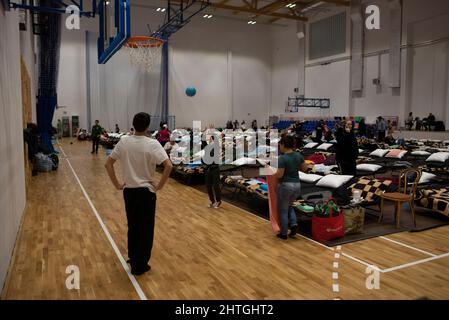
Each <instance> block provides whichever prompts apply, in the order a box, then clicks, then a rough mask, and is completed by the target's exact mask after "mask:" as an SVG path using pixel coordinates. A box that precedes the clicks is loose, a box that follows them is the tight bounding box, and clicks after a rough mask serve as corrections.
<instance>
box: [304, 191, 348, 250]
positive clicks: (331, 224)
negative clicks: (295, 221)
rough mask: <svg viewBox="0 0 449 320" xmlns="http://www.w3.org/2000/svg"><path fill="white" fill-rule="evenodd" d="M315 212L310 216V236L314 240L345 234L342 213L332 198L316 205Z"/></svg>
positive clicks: (333, 237) (326, 239)
mask: <svg viewBox="0 0 449 320" xmlns="http://www.w3.org/2000/svg"><path fill="white" fill-rule="evenodd" d="M316 208H317V209H316V214H315V216H314V217H313V218H312V238H313V239H314V240H316V241H329V240H333V239H337V238H341V237H343V236H344V235H345V229H344V218H345V217H344V214H343V213H342V212H341V211H340V209H339V208H338V206H337V205H336V203H335V200H334V199H329V201H328V202H326V203H325V204H319V205H317V206H316Z"/></svg>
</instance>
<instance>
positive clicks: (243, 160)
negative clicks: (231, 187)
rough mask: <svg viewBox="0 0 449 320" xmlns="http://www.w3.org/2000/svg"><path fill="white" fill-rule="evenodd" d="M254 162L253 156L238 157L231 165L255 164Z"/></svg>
mask: <svg viewBox="0 0 449 320" xmlns="http://www.w3.org/2000/svg"><path fill="white" fill-rule="evenodd" d="M255 163H256V159H254V158H244V157H243V158H240V159H237V160H235V161H234V162H232V164H233V165H236V166H243V165H245V164H255Z"/></svg>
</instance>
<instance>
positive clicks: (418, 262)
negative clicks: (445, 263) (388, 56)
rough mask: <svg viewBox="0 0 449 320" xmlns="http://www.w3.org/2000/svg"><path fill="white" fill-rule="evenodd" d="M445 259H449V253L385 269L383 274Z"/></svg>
mask: <svg viewBox="0 0 449 320" xmlns="http://www.w3.org/2000/svg"><path fill="white" fill-rule="evenodd" d="M445 257H449V252H447V253H443V254H440V255H438V256H434V257H429V258H425V259H421V260H416V261H413V262H409V263H405V264H401V265H399V266H396V267H392V268H388V269H384V270H383V271H382V272H383V273H388V272H392V271H396V270H400V269H404V268H408V267H412V266H416V265H418V264H421V263H425V262H429V261H433V260H438V259H441V258H445Z"/></svg>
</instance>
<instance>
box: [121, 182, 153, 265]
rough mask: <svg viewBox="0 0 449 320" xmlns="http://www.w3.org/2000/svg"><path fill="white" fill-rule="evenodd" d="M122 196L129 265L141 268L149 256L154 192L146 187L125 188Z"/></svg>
mask: <svg viewBox="0 0 449 320" xmlns="http://www.w3.org/2000/svg"><path fill="white" fill-rule="evenodd" d="M123 197H124V198H125V209H126V217H127V218H128V257H129V260H130V264H131V267H133V268H137V269H141V268H143V267H145V266H146V265H147V264H148V262H149V261H150V258H151V249H152V248H153V236H154V216H155V213H156V194H155V193H153V192H151V191H150V190H149V189H148V188H125V189H124V190H123Z"/></svg>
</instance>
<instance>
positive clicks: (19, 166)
mask: <svg viewBox="0 0 449 320" xmlns="http://www.w3.org/2000/svg"><path fill="white" fill-rule="evenodd" d="M18 21H19V20H18V16H17V13H15V12H8V13H6V14H5V12H4V11H3V7H2V6H0V94H1V96H0V112H1V114H0V164H1V165H0V189H1V190H2V191H1V192H0V288H2V287H3V285H4V281H5V277H6V274H7V271H8V267H9V264H10V260H11V255H12V252H13V248H14V244H15V241H16V236H17V232H18V230H19V226H20V221H21V218H22V215H23V211H24V209H25V202H26V199H25V173H24V152H23V147H24V144H23V132H22V93H21V79H20V52H21V50H20V35H19V24H18Z"/></svg>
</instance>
